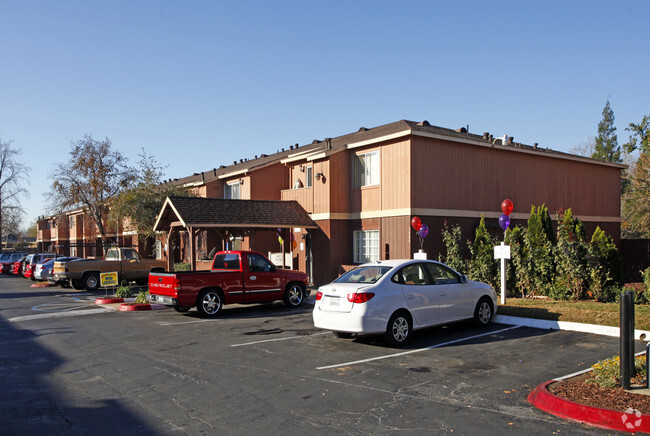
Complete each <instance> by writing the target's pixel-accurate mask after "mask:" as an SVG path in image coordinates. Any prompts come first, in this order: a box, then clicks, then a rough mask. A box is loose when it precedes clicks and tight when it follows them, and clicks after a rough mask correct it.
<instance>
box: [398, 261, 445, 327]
mask: <svg viewBox="0 0 650 436" xmlns="http://www.w3.org/2000/svg"><path fill="white" fill-rule="evenodd" d="M424 268H425V264H424V263H412V264H409V265H406V266H404V267H403V268H401V269H400V270H399V271H397V272H396V273H395V274H394V275H393V277H392V278H391V280H392V281H393V282H395V283H399V284H400V285H401V286H402V294H403V295H404V298H405V300H406V304H407V305H408V307H409V310H410V311H411V314H413V318H414V324H417V325H418V326H424V325H430V324H435V323H436V322H437V321H438V299H439V296H438V289H437V287H436V286H435V285H434V284H433V283H432V282H431V280H430V278H429V276H428V275H427V273H426V270H425V269H424Z"/></svg>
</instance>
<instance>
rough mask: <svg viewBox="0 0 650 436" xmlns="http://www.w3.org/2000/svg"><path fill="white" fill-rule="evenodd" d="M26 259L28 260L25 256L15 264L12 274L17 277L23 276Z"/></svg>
mask: <svg viewBox="0 0 650 436" xmlns="http://www.w3.org/2000/svg"><path fill="white" fill-rule="evenodd" d="M25 259H27V256H23V257H21V258H20V259H18V260H17V261H15V262H14V263H13V266H12V267H11V274H13V275H15V276H21V275H23V265H24V264H25Z"/></svg>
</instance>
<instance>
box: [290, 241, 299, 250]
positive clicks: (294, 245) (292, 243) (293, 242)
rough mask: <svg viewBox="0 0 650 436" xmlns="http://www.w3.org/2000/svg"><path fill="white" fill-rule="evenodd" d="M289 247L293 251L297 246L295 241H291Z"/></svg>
mask: <svg viewBox="0 0 650 436" xmlns="http://www.w3.org/2000/svg"><path fill="white" fill-rule="evenodd" d="M291 246H292V247H293V249H294V250H295V249H296V247H297V246H298V243H297V242H296V241H291Z"/></svg>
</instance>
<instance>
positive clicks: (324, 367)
mask: <svg viewBox="0 0 650 436" xmlns="http://www.w3.org/2000/svg"><path fill="white" fill-rule="evenodd" d="M520 327H521V326H518V325H516V326H512V327H508V328H505V329H501V330H496V331H493V332H487V333H483V334H480V335H475V336H470V337H468V338H460V339H456V340H453V341H448V342H443V343H441V344H436V345H431V346H429V347H425V348H418V349H417V350H410V351H403V352H401V353H395V354H388V355H386V356H378V357H371V358H369V359H361V360H355V361H352V362H345V363H337V364H335V365H327V366H319V367H317V368H316V369H318V370H320V369H331V368H340V367H342V366H351V365H358V364H360V363H367V362H372V361H375V360H381V359H390V358H391V357H399V356H405V355H407V354H413V353H420V352H422V351H427V350H431V349H433V348H440V347H444V346H446V345H451V344H456V343H458V342H465V341H470V340H472V339H476V338H481V337H483V336H490V335H494V334H497V333H502V332H505V331H508V330H512V329H518V328H520Z"/></svg>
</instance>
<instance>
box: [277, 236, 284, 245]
mask: <svg viewBox="0 0 650 436" xmlns="http://www.w3.org/2000/svg"><path fill="white" fill-rule="evenodd" d="M278 242H279V243H280V245H282V244H284V239H282V236H278Z"/></svg>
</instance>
